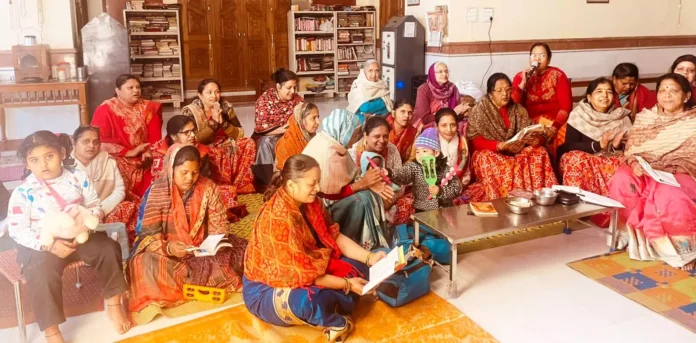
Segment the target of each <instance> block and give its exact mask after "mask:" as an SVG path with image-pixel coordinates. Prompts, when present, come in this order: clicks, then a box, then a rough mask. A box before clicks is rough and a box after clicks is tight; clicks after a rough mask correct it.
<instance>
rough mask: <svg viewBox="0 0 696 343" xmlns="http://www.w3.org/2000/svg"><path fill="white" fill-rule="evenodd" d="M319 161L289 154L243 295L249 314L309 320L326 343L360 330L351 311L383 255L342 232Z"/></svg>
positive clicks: (258, 230)
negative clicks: (323, 189) (322, 191)
mask: <svg viewBox="0 0 696 343" xmlns="http://www.w3.org/2000/svg"><path fill="white" fill-rule="evenodd" d="M320 179H321V171H320V170H319V164H318V163H317V161H316V160H314V159H313V158H311V157H309V156H306V155H294V156H292V157H290V158H289V159H288V160H287V161H286V163H285V167H284V168H283V170H282V171H281V173H280V177H277V178H275V179H274V180H275V182H274V184H273V185H272V186H271V188H269V191H268V192H267V193H266V195H267V196H266V198H267V201H266V203H265V204H264V205H263V207H261V210H260V212H259V214H258V217H256V221H255V222H254V229H253V231H252V233H251V238H250V239H249V246H248V248H247V250H246V255H245V259H244V278H243V282H244V288H243V290H242V296H243V297H244V304H245V305H246V307H247V309H248V310H249V312H251V313H252V314H254V315H255V316H257V317H258V318H260V319H261V320H263V321H265V322H267V323H270V324H273V325H278V326H292V325H309V326H313V327H319V328H322V329H323V330H324V334H325V335H326V338H327V341H329V342H343V341H344V340H345V339H346V337H348V335H349V334H350V333H351V331H353V329H354V328H355V327H354V324H353V320H352V319H351V318H350V315H351V314H352V313H353V310H354V309H355V305H356V303H357V302H358V299H359V298H360V295H361V294H362V289H363V286H364V285H365V284H366V283H367V280H366V279H368V278H369V269H368V268H369V267H370V266H372V265H374V264H375V263H377V262H378V261H379V260H381V259H382V258H384V256H386V254H385V253H384V251H380V252H375V253H372V252H370V251H367V250H365V249H363V248H362V247H361V246H359V245H358V244H357V243H355V242H353V241H352V240H351V239H350V238H348V237H346V236H344V235H343V234H341V233H340V232H339V227H338V225H337V224H334V223H333V222H332V221H331V219H330V216H329V215H328V213H327V212H326V210H325V209H324V206H323V205H322V203H321V200H320V199H319V197H318V196H317V194H318V193H319V188H320V187H319V183H320Z"/></svg>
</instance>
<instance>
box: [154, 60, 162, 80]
mask: <svg viewBox="0 0 696 343" xmlns="http://www.w3.org/2000/svg"><path fill="white" fill-rule="evenodd" d="M152 72H153V76H154V77H164V74H163V65H162V62H155V63H153V64H152Z"/></svg>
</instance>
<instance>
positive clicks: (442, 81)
mask: <svg viewBox="0 0 696 343" xmlns="http://www.w3.org/2000/svg"><path fill="white" fill-rule="evenodd" d="M459 98H460V96H459V91H458V90H457V87H456V86H455V85H454V84H453V83H452V82H450V81H449V69H447V65H446V64H444V63H442V62H435V63H433V64H432V65H431V66H430V69H428V82H426V83H424V84H422V85H421V86H420V87H418V92H417V94H416V108H415V109H414V110H413V127H415V128H419V129H422V128H428V127H432V126H433V123H434V122H435V113H436V112H437V111H438V110H439V109H441V108H444V107H449V108H451V109H454V112H456V113H457V116H459V117H460V118H461V117H462V116H464V115H465V114H466V112H467V111H468V110H469V105H467V104H460V103H459ZM419 131H421V130H419Z"/></svg>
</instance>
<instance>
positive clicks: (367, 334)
mask: <svg viewBox="0 0 696 343" xmlns="http://www.w3.org/2000/svg"><path fill="white" fill-rule="evenodd" d="M353 318H354V319H355V323H356V325H355V331H354V332H353V333H352V334H351V335H350V337H349V338H348V342H351V343H362V342H469V343H493V342H497V340H496V339H495V338H493V337H492V336H491V335H490V334H488V333H487V332H486V331H484V330H483V329H482V328H481V327H479V326H478V325H477V324H476V323H474V322H473V321H472V320H471V319H470V318H469V317H467V316H465V315H464V314H462V313H461V312H460V311H459V310H457V309H456V308H455V307H454V306H452V305H450V304H449V303H447V302H446V301H445V300H443V299H442V298H440V297H438V296H437V295H435V294H434V293H432V292H431V293H430V294H428V295H426V296H425V297H422V298H420V299H418V300H416V301H414V302H413V303H411V304H408V305H406V306H403V307H400V308H391V307H389V306H388V305H386V304H385V303H383V302H381V301H377V302H373V301H370V300H368V299H363V301H361V302H360V303H359V304H358V307H357V308H356V311H355V314H354V316H353ZM121 342H141V343H142V342H158V343H159V342H200V343H204V342H235V343H237V342H239V343H241V342H265V343H266V342H268V343H271V342H297V343H309V342H326V339H325V338H324V336H323V334H322V332H321V330H320V329H318V328H313V327H309V326H294V327H277V326H273V325H270V324H267V323H265V322H263V321H261V320H259V319H258V318H256V317H254V316H253V315H251V314H250V313H249V312H248V311H247V309H246V307H245V306H244V304H242V303H239V304H237V305H234V306H233V307H231V308H229V309H226V310H223V311H220V312H217V313H214V314H211V315H208V316H205V317H201V318H198V319H195V320H192V321H189V322H186V323H183V324H179V325H175V326H172V327H168V328H165V329H161V330H158V331H153V332H150V333H147V334H144V335H140V336H135V337H132V338H129V339H126V340H123V341H121Z"/></svg>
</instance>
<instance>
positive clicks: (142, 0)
mask: <svg viewBox="0 0 696 343" xmlns="http://www.w3.org/2000/svg"><path fill="white" fill-rule="evenodd" d="M128 4H129V5H130V7H129V8H130V9H133V10H144V9H166V8H178V7H179V6H180V5H179V2H178V0H159V1H157V0H150V1H146V0H130V1H128Z"/></svg>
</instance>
